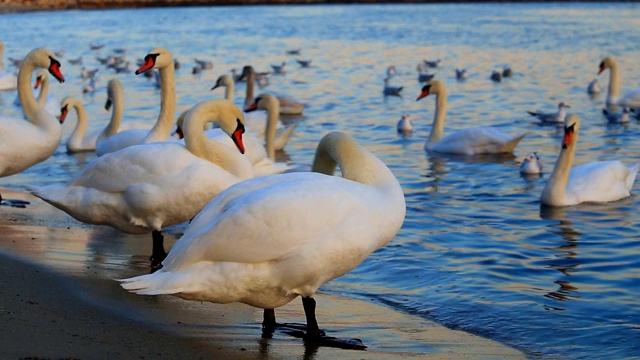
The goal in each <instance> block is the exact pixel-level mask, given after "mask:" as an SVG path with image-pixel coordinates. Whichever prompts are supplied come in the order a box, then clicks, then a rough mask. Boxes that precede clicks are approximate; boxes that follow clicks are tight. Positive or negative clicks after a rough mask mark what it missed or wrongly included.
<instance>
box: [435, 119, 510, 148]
mask: <svg viewBox="0 0 640 360" xmlns="http://www.w3.org/2000/svg"><path fill="white" fill-rule="evenodd" d="M511 139H512V138H511V137H510V136H508V135H506V134H504V133H502V132H500V131H498V130H497V129H495V128H493V127H488V126H482V127H475V128H469V129H462V130H459V131H456V132H454V133H452V134H450V135H447V136H445V137H444V138H443V139H442V140H440V141H439V142H438V143H437V144H436V150H437V151H446V152H451V153H459V154H463V153H469V150H472V149H482V148H484V147H488V146H494V145H495V144H500V143H504V142H507V141H509V140H511ZM472 152H473V153H475V151H472Z"/></svg>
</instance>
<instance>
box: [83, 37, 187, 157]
mask: <svg viewBox="0 0 640 360" xmlns="http://www.w3.org/2000/svg"><path fill="white" fill-rule="evenodd" d="M151 69H159V70H160V83H161V86H160V115H159V116H158V120H157V121H156V124H155V125H154V127H153V128H152V129H151V130H150V131H146V130H141V129H134V130H127V131H120V132H118V133H116V134H113V135H111V136H109V137H108V138H107V139H105V140H104V141H100V142H99V143H98V146H97V147H96V154H97V155H98V156H102V155H104V154H106V153H110V152H113V151H117V150H120V149H123V148H125V147H128V146H131V145H136V144H148V143H152V142H156V141H166V140H167V139H168V138H169V135H171V129H172V127H173V122H174V119H175V116H176V84H175V70H174V61H173V57H172V56H171V53H170V52H169V51H168V50H167V49H163V48H155V49H153V50H151V51H150V52H149V53H148V54H147V56H145V57H144V64H142V66H141V67H140V68H139V69H138V70H136V75H139V74H142V73H144V72H146V71H148V70H151Z"/></svg>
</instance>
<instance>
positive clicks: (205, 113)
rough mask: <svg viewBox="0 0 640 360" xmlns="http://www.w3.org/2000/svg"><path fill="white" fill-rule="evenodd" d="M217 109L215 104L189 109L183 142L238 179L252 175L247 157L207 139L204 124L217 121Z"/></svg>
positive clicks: (188, 147) (200, 155)
mask: <svg viewBox="0 0 640 360" xmlns="http://www.w3.org/2000/svg"><path fill="white" fill-rule="evenodd" d="M219 111H220V110H219V109H218V108H217V107H215V106H210V105H207V104H206V103H204V104H200V105H198V106H197V107H195V108H193V109H192V110H191V111H190V114H189V116H188V117H187V120H186V121H185V122H184V142H185V144H186V147H187V149H188V150H189V151H190V152H191V153H192V154H194V155H195V156H197V157H199V158H202V159H205V160H207V161H209V162H212V163H214V164H216V165H218V166H220V167H221V168H223V169H225V170H226V171H228V172H230V173H231V174H233V175H235V176H236V177H238V178H239V179H249V178H251V177H253V169H252V167H251V163H250V162H249V161H248V160H247V158H246V157H245V156H244V155H242V154H241V153H240V151H239V150H238V149H237V148H235V147H233V148H232V147H229V146H226V145H224V144H222V143H220V142H217V141H213V140H211V139H209V138H208V137H207V136H206V135H205V133H204V126H205V124H207V123H209V122H214V123H217V122H218V118H219V115H220V114H219Z"/></svg>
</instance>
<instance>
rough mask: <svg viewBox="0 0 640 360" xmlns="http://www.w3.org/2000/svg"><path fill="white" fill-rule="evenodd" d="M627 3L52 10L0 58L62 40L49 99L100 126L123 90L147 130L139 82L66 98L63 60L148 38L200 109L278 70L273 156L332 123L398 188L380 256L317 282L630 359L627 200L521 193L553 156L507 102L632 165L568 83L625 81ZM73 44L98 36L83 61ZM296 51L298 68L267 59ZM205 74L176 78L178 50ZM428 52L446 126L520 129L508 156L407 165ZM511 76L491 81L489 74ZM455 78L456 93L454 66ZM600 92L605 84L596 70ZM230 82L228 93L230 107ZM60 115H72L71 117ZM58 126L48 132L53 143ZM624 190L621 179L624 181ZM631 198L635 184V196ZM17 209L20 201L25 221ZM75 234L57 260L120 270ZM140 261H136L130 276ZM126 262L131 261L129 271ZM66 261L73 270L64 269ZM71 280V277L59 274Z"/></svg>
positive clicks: (635, 245) (632, 321)
mask: <svg viewBox="0 0 640 360" xmlns="http://www.w3.org/2000/svg"><path fill="white" fill-rule="evenodd" d="M638 28H640V10H639V9H638V6H637V5H636V4H626V3H625V4H606V5H605V4H504V3H501V4H495V5H493V4H489V5H376V6H373V5H358V6H349V5H340V6H279V7H220V8H184V9H182V8H173V9H145V10H120V11H118V10H114V11H99V12H98V11H96V12H87V11H64V12H53V13H47V12H44V13H29V14H8V15H0V30H1V33H2V34H3V38H2V39H0V40H3V41H4V42H5V59H4V62H5V66H7V65H8V63H9V61H8V60H7V57H13V58H19V57H23V56H24V55H25V54H26V53H27V52H28V51H29V50H31V49H32V48H35V47H40V46H45V47H48V48H50V49H52V50H54V51H57V50H60V49H64V50H65V55H64V57H63V58H62V63H63V67H62V71H63V72H64V73H65V75H66V77H67V82H66V83H65V84H62V85H60V84H52V89H51V91H52V93H53V94H54V95H55V96H56V97H57V98H58V99H62V98H63V97H64V96H66V95H74V96H76V97H79V98H82V99H83V102H84V103H85V106H86V107H87V111H88V113H89V116H90V117H91V119H90V121H92V124H91V127H92V128H94V129H97V128H99V127H101V126H103V125H104V124H106V122H107V119H108V114H107V113H106V112H105V111H104V110H103V105H104V100H105V96H104V87H105V85H106V83H107V81H108V79H110V78H113V77H117V78H119V79H120V80H121V81H122V82H123V83H124V85H125V93H126V96H127V102H126V110H125V116H126V117H127V118H131V119H149V120H154V119H155V118H156V117H157V111H158V98H159V92H158V91H157V90H156V89H155V87H154V86H153V83H152V81H151V80H149V79H146V78H142V77H141V76H138V77H136V76H135V75H133V74H132V73H129V74H118V75H115V74H113V72H112V71H110V70H107V69H104V68H101V70H100V72H99V75H100V76H99V79H98V89H97V90H96V92H95V93H94V94H92V95H83V94H82V92H81V90H82V82H81V80H80V78H79V71H80V70H79V66H73V65H70V64H69V63H68V61H67V60H66V59H70V58H76V57H78V56H81V55H82V56H83V59H84V65H85V66H86V67H88V68H94V67H97V66H99V65H98V63H97V61H96V60H95V57H96V56H104V55H106V54H109V51H110V50H111V49H113V48H127V49H128V53H127V57H128V58H129V60H130V61H132V63H133V64H132V68H135V62H136V60H137V59H139V58H141V57H142V56H144V55H145V54H146V52H147V51H148V50H150V49H151V48H153V47H156V46H162V47H166V48H168V49H170V50H171V51H172V52H173V54H174V56H175V57H176V58H177V59H179V60H180V61H181V63H182V65H183V67H182V69H180V70H178V72H177V77H176V80H177V92H178V101H179V109H180V110H182V109H186V108H188V106H189V105H190V104H194V103H195V102H197V101H201V100H203V99H207V98H213V97H222V93H221V92H211V91H209V89H210V88H211V86H212V85H213V83H214V81H215V79H216V78H217V76H218V75H219V74H222V73H227V72H229V71H230V69H232V68H237V69H240V68H241V67H242V66H243V65H245V64H253V65H254V67H256V69H258V70H259V71H265V70H270V64H278V63H281V62H282V61H286V62H287V63H288V67H289V72H288V73H287V74H286V75H284V76H273V77H272V78H271V85H269V86H268V87H266V88H265V89H264V91H269V92H277V93H289V94H292V95H294V96H295V97H297V98H299V99H300V100H302V101H303V102H305V103H307V104H308V108H307V110H306V111H305V116H304V117H302V118H300V119H299V120H300V121H301V124H300V126H299V127H298V129H297V131H296V133H295V135H294V137H293V139H292V140H291V142H290V143H289V144H288V146H287V148H286V151H285V153H283V154H280V156H282V157H283V158H285V159H290V160H291V161H293V162H296V163H309V162H311V159H312V157H313V153H314V147H315V145H316V144H317V141H318V140H319V139H320V137H321V136H322V135H323V134H325V133H327V132H328V131H332V130H340V131H345V132H347V133H350V134H352V135H353V136H355V137H356V138H357V139H358V141H360V142H361V143H362V144H364V145H366V146H367V147H368V148H369V149H371V150H372V151H373V152H374V153H375V154H377V155H378V156H379V157H380V158H382V159H383V160H384V161H385V163H387V164H388V165H389V167H390V168H391V169H392V170H393V172H394V173H395V174H396V175H397V177H398V178H399V180H400V182H401V184H402V186H403V188H404V190H405V194H406V199H407V206H408V213H407V218H406V222H405V224H404V226H403V228H402V230H401V231H400V233H399V234H398V236H397V237H396V239H395V240H393V241H392V242H391V243H390V244H389V245H388V246H387V247H385V248H383V249H381V250H380V251H378V252H376V253H375V254H374V255H373V256H372V257H371V258H370V259H368V260H367V261H365V263H363V264H362V265H361V266H360V267H358V268H357V269H356V270H355V271H353V272H351V273H350V274H347V275H346V276H344V277H342V278H339V279H337V280H335V281H332V282H331V283H329V284H327V285H325V286H324V287H323V291H325V292H331V293H337V294H341V295H344V296H351V297H357V298H361V299H366V300H368V301H373V302H376V303H380V304H384V305H386V306H389V307H391V308H394V309H397V310H399V311H402V312H406V313H409V314H415V315H416V316H422V317H426V318H429V319H435V320H437V321H439V322H440V323H442V324H444V325H446V326H448V327H452V328H457V329H464V330H467V331H470V332H473V333H476V334H479V335H482V336H485V337H489V338H492V339H495V340H498V341H501V342H503V343H505V344H508V345H511V346H515V347H517V348H518V349H521V350H523V351H525V352H526V353H527V354H528V355H529V356H531V357H538V356H540V357H544V358H563V359H585V358H625V357H626V358H631V357H638V356H640V345H639V344H640V256H639V255H640V237H639V236H638V234H639V232H640V215H639V213H638V210H637V209H638V205H639V203H640V198H639V197H638V196H637V195H633V196H632V197H631V198H628V199H625V200H622V201H619V202H615V203H611V204H604V205H581V206H575V207H570V208H560V209H541V208H540V204H539V201H538V198H539V195H540V192H541V190H542V188H543V187H544V184H545V182H546V180H547V177H548V174H549V173H550V171H551V169H552V167H553V164H554V162H555V159H556V157H557V154H558V151H559V141H560V138H559V130H558V128H556V127H554V126H540V125H538V124H536V123H535V121H534V120H533V118H531V117H529V115H527V114H526V112H525V111H526V110H543V111H547V112H551V111H554V110H555V108H556V105H557V103H558V102H559V101H565V102H567V103H569V104H570V105H571V109H570V110H571V112H575V113H577V114H579V115H580V116H581V118H582V122H583V126H582V129H581V135H580V143H579V146H578V152H577V154H576V163H577V164H579V163H584V162H588V161H594V160H613V159H619V160H622V161H623V162H625V163H632V162H636V161H640V141H638V138H639V135H640V134H639V129H640V124H639V123H638V120H636V119H635V118H632V120H631V121H630V122H629V124H626V125H609V124H607V123H606V120H605V119H604V118H603V116H602V114H601V108H602V102H603V99H604V96H605V95H604V94H601V95H600V97H598V98H595V99H591V98H589V97H588V96H587V94H586V91H585V89H586V86H587V84H588V82H589V81H590V80H592V79H593V78H594V77H595V76H596V72H597V70H598V64H599V62H600V60H601V59H602V58H603V57H604V56H607V55H611V56H614V57H615V58H616V59H617V60H618V63H619V67H620V73H621V80H622V92H623V93H624V92H625V91H629V90H632V89H635V88H636V87H637V85H638V83H639V82H640V81H639V80H638V79H640V69H639V67H638V65H637V58H638V55H639V52H638V50H637V44H638V43H640V33H639V32H637V31H635V29H638ZM89 44H105V48H104V49H103V50H100V51H98V52H92V51H90V50H89ZM295 48H300V49H302V54H301V55H300V56H299V58H304V59H312V60H313V63H312V66H311V67H310V68H300V67H299V66H298V65H297V63H295V61H294V59H295V58H297V57H296V56H291V55H286V53H285V50H289V49H295ZM195 58H198V59H209V60H212V61H213V62H214V64H215V69H214V70H211V71H205V72H203V73H201V74H199V75H192V74H191V71H190V70H191V67H192V66H193V65H194V59H195ZM438 58H440V59H442V66H441V67H440V68H437V69H434V72H435V73H436V74H437V75H436V78H437V79H439V80H441V81H443V82H445V83H446V85H447V87H448V90H449V112H448V117H447V119H448V120H447V123H446V129H445V133H447V132H449V131H453V130H457V129H461V128H465V127H469V126H478V125H495V126H497V127H499V128H500V129H501V130H502V131H504V132H506V133H510V134H517V133H522V132H528V136H527V137H526V138H525V139H524V140H523V141H522V143H521V145H520V146H519V147H518V148H517V149H516V152H515V154H514V156H506V157H504V156H503V157H497V158H496V157H484V158H476V159H460V158H451V157H437V156H429V155H427V154H425V152H424V150H423V143H424V140H425V139H426V137H427V134H428V131H429V129H430V125H431V120H432V117H433V110H434V99H433V98H432V97H427V98H426V99H424V100H422V101H420V102H416V101H415V98H416V96H417V95H418V93H419V90H420V87H421V85H420V84H419V83H418V82H417V80H416V78H417V72H416V65H417V63H418V62H420V61H421V60H423V59H430V60H435V59H438ZM389 65H395V66H396V68H397V69H398V75H396V77H394V78H393V80H392V82H393V84H395V85H402V86H404V89H403V94H404V96H403V97H399V98H398V97H392V98H384V97H383V96H382V83H383V82H382V80H383V78H384V76H385V71H386V68H387V66H389ZM505 65H508V66H511V67H512V68H513V69H514V71H515V76H514V77H513V78H510V79H506V80H505V81H504V82H502V83H500V84H495V83H493V82H491V81H490V80H489V75H490V73H491V71H492V70H494V69H502V67H503V66H505ZM457 67H466V68H468V69H469V71H470V74H471V75H470V77H469V79H468V80H467V81H465V82H456V80H455V77H454V69H455V68H457ZM599 79H600V83H601V84H602V85H603V87H604V86H606V83H607V80H608V73H605V74H603V75H601V76H600V77H599ZM243 96H244V86H243V85H239V86H238V87H237V90H236V97H237V103H238V104H240V103H241V99H242V98H243ZM14 97H15V93H0V106H2V107H1V108H0V109H1V110H0V111H1V114H2V115H5V116H11V115H13V116H19V114H20V110H19V109H18V108H15V107H13V105H12V102H13V99H14ZM405 112H408V113H411V114H414V115H416V119H414V127H415V130H414V132H413V134H411V135H410V136H409V137H408V138H403V137H402V136H399V135H397V134H396V131H395V123H396V121H397V120H398V119H399V118H400V116H401V115H402V113H405ZM67 122H68V123H71V124H73V123H74V119H73V117H70V118H69V120H67ZM70 127H71V126H70V125H68V124H65V128H64V132H65V138H66V136H68V134H69V133H70V132H71V128H70ZM532 151H537V152H538V154H539V156H540V157H541V159H542V161H543V163H544V164H545V174H544V175H543V176H542V177H540V178H522V177H521V176H520V175H519V173H518V166H519V161H520V159H522V157H523V156H524V155H526V154H527V153H529V152H532ZM93 158H94V155H91V154H80V155H73V156H70V155H67V154H66V153H65V148H64V145H61V146H60V148H59V151H58V152H56V154H54V156H53V157H52V158H50V159H49V160H47V161H46V162H44V163H42V164H39V165H37V166H34V167H33V168H31V169H29V170H27V171H25V172H24V173H22V174H19V175H15V176H12V177H9V178H4V179H2V185H3V186H7V187H13V188H16V189H21V188H23V186H24V185H25V184H27V183H29V184H48V183H55V182H57V183H63V182H65V181H66V180H67V179H69V177H70V176H72V175H73V174H74V173H75V172H77V171H78V170H79V169H81V168H82V166H83V165H84V164H86V162H87V161H90V160H91V159H93ZM637 186H638V180H637V181H636V188H637ZM635 192H636V193H637V192H638V191H637V190H636V191H635ZM27 211H28V210H27ZM104 238H105V237H95V238H94V237H92V238H89V239H88V243H87V244H85V245H84V246H70V248H69V249H58V250H57V252H56V254H54V255H50V256H51V258H52V261H53V262H55V263H56V264H57V265H59V266H61V267H64V266H65V265H73V264H74V263H77V264H81V263H82V262H83V261H87V260H86V259H85V260H82V259H83V256H87V257H89V258H90V259H91V261H95V262H98V263H100V264H101V266H102V267H104V268H107V269H109V271H105V273H106V274H108V275H109V276H112V277H118V276H122V274H123V273H127V272H126V271H125V270H123V269H124V268H126V267H130V266H131V261H130V255H131V253H127V252H126V250H123V251H121V252H117V251H111V250H108V251H107V250H105V249H107V248H108V249H112V248H116V249H119V250H122V249H123V248H124V249H126V246H127V245H126V244H117V245H113V244H111V245H108V244H104ZM142 263H143V261H142V260H140V263H139V264H137V266H139V267H140V268H143V265H142ZM134 265H136V264H134ZM78 268H79V269H80V268H82V266H78ZM78 271H81V270H78Z"/></svg>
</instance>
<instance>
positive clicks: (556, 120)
mask: <svg viewBox="0 0 640 360" xmlns="http://www.w3.org/2000/svg"><path fill="white" fill-rule="evenodd" d="M570 107H571V106H569V105H567V104H565V103H564V102H562V101H561V102H560V103H558V111H557V112H554V113H540V112H534V111H527V113H529V115H531V116H535V117H537V118H538V119H539V120H540V121H542V122H543V123H547V124H562V123H564V118H565V117H566V116H567V109H568V108H570Z"/></svg>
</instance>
